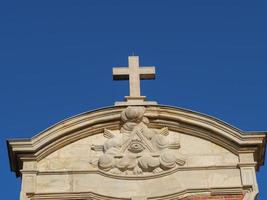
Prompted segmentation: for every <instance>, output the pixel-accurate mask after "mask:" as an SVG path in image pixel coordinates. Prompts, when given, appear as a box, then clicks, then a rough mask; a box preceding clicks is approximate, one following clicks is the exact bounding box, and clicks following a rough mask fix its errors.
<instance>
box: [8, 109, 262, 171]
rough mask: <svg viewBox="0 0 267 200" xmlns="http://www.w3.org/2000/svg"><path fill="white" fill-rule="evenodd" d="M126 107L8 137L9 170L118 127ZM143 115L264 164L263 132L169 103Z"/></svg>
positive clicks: (155, 122)
mask: <svg viewBox="0 0 267 200" xmlns="http://www.w3.org/2000/svg"><path fill="white" fill-rule="evenodd" d="M124 108H125V106H116V107H108V108H103V109H98V110H94V111H90V112H86V113H82V114H80V115H77V116H74V117H72V118H69V119H66V120H63V121H61V122H59V123H57V124H55V125H54V126H52V127H50V128H48V129H46V130H44V131H43V132H41V133H40V134H38V135H36V136H34V137H33V138H31V139H16V140H8V141H7V146H8V152H9V159H10V165H11V170H12V171H14V172H15V173H16V174H17V176H20V170H21V169H22V162H23V161H25V160H29V161H30V160H37V161H38V160H41V159H43V158H44V157H46V156H47V155H49V154H51V153H52V152H54V151H56V150H58V149H59V148H62V147H63V146H66V145H68V144H70V143H72V142H75V141H77V140H79V139H82V138H85V137H88V136H90V135H94V134H98V133H102V132H103V130H104V129H105V128H107V129H110V130H116V129H119V128H120V113H121V112H122V110H123V109H124ZM146 110H147V111H146V113H145V116H146V117H148V118H149V120H150V126H151V127H157V128H161V127H168V129H169V130H172V131H178V132H180V133H184V134H190V135H193V136H196V137H200V138H203V139H205V140H209V141H212V142H214V143H217V144H218V145H220V146H222V147H224V148H226V149H228V150H229V151H231V152H233V153H234V154H236V155H239V154H240V153H253V154H254V158H255V161H256V168H257V169H258V168H259V167H260V166H261V165H262V164H263V163H264V154H265V146H266V133H265V132H243V131H241V130H239V129H237V128H234V127H232V126H230V125H229V124H227V123H224V122H223V121H220V120H218V119H215V118H213V117H210V116H207V115H204V114H201V113H197V112H194V111H190V110H186V109H181V108H175V107H170V106H162V105H159V106H147V109H146Z"/></svg>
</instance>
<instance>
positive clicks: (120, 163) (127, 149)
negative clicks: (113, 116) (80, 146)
mask: <svg viewBox="0 0 267 200" xmlns="http://www.w3.org/2000/svg"><path fill="white" fill-rule="evenodd" d="M144 113H145V108H144V107H141V106H140V107H138V106H129V107H127V108H126V109H125V110H124V111H123V112H122V113H121V120H122V127H121V129H120V133H119V134H115V133H113V132H112V131H110V130H107V129H105V130H104V133H103V136H104V137H105V138H107V140H106V142H105V143H104V144H103V145H92V147H91V149H92V150H94V151H101V152H103V154H102V155H100V156H99V157H97V159H95V160H93V161H92V162H91V164H92V165H95V166H96V167H98V168H99V169H101V170H103V171H106V172H108V173H111V174H117V175H149V174H153V173H162V172H164V171H167V170H171V169H175V168H177V167H179V166H182V165H184V164H185V160H184V159H182V158H181V156H180V154H179V153H178V149H179V148H180V143H179V138H175V137H170V135H169V130H168V128H162V129H152V128H149V127H148V125H149V120H148V118H147V117H145V116H144Z"/></svg>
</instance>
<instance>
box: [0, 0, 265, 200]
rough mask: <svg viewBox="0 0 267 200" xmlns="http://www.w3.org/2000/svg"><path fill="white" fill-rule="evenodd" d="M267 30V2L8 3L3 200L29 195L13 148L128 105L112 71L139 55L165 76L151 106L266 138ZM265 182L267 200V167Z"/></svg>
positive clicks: (3, 7)
mask: <svg viewBox="0 0 267 200" xmlns="http://www.w3.org/2000/svg"><path fill="white" fill-rule="evenodd" d="M266 22H267V1H264V0H258V1H252V0H250V1H248V0H216V1H214V0H165V1H163V0H161V1H157V0H153V1H152V0H147V1H143V0H142V1H141V0H140V1H127V0H106V1H102V0H87V1H82V0H81V1H74V0H73V1H69V0H64V1H63V0H57V1H1V2H0V69H1V71H0V113H1V115H0V121H1V126H0V137H1V146H0V147H1V148H0V153H1V154H0V155H1V180H0V184H1V187H0V188H1V189H2V190H3V191H1V196H2V197H3V199H18V196H19V190H20V180H19V179H16V178H15V175H14V174H12V173H11V172H10V170H9V163H8V158H7V150H6V144H5V140H6V139H7V138H25V137H27V138H28V137H32V136H33V135H35V134H37V133H38V132H40V131H42V130H43V129H45V128H47V127H48V126H51V125H53V124H54V123H56V122H58V121H60V120H63V119H65V118H67V117H70V116H73V115H76V114H78V113H81V112H84V111H88V110H92V109H95V108H99V107H105V106H110V105H113V103H114V102H115V101H117V100H121V99H122V98H123V96H125V95H128V83H127V82H126V81H125V82H114V81H112V74H111V73H112V72H111V70H112V67H114V66H126V65H127V56H128V55H131V54H132V53H134V54H135V55H139V56H140V63H141V64H142V65H155V66H156V67H157V68H156V70H157V79H156V80H155V81H142V94H143V95H146V96H147V97H148V99H149V100H156V101H158V102H159V103H160V104H166V105H172V106H177V107H183V108H187V109H192V110H195V111H198V112H202V113H205V114H208V115H212V116H214V117H216V118H219V119H221V120H223V121H225V122H227V123H230V124H232V125H233V126H235V127H238V128H240V129H242V130H246V131H264V130H265V131H267V123H266V113H267V101H266V98H267V92H266V91H267V78H266V74H267V37H266V36H267V25H266ZM258 181H259V187H260V190H261V193H260V198H259V199H260V200H266V199H267V190H266V188H267V166H264V167H262V168H261V170H260V172H259V173H258Z"/></svg>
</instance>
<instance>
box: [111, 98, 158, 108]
mask: <svg viewBox="0 0 267 200" xmlns="http://www.w3.org/2000/svg"><path fill="white" fill-rule="evenodd" d="M145 99H146V97H145V96H139V97H132V96H126V97H125V100H126V101H117V102H115V106H141V105H143V106H148V105H157V104H158V103H157V102H156V101H145Z"/></svg>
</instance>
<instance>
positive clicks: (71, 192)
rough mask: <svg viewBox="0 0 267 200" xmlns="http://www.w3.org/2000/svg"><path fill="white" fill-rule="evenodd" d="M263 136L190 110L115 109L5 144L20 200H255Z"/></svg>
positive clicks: (87, 115)
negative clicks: (19, 183) (17, 179)
mask: <svg viewBox="0 0 267 200" xmlns="http://www.w3.org/2000/svg"><path fill="white" fill-rule="evenodd" d="M265 146H266V134H264V133H256V132H251V133H245V132H242V131H240V130H238V129H236V128H233V127H232V126H230V125H228V124H226V123H224V122H222V121H220V120H218V119H215V118H213V117H210V116H207V115H203V114H200V113H197V112H193V111H190V110H185V109H180V108H174V107H169V106H160V105H140V106H115V107H109V108H104V109H99V110H95V111H91V112H87V113H83V114H80V115H78V116H75V117H73V118H70V119H67V120H65V121H62V122H60V123H58V124H56V125H54V126H53V127H50V128H48V129H47V130H45V131H44V132H42V133H40V134H38V135H37V136H34V137H33V138H32V139H26V140H9V141H8V148H9V156H10V163H11V168H12V170H13V171H14V172H15V173H16V175H17V176H20V177H21V178H22V189H21V197H20V199H21V200H41V199H133V200H141V199H142V200H144V199H168V200H170V199H184V200H189V199H192V200H197V199H198V200H200V199H201V200H202V199H217V200H241V199H245V200H254V199H256V198H257V194H258V186H257V180H256V175H255V173H256V171H257V170H259V168H260V166H261V165H262V164H263V163H264V153H265Z"/></svg>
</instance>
